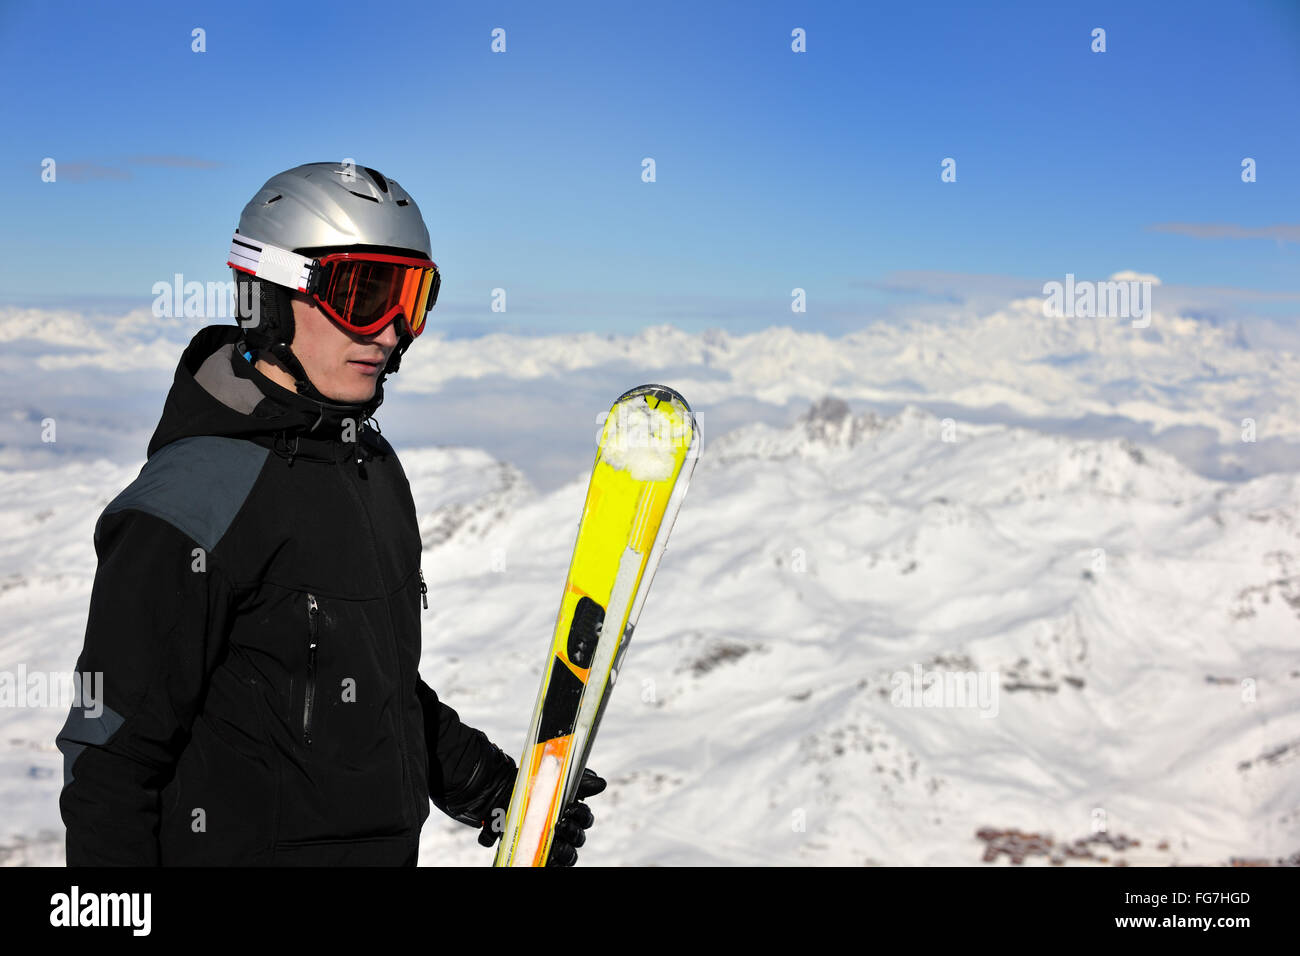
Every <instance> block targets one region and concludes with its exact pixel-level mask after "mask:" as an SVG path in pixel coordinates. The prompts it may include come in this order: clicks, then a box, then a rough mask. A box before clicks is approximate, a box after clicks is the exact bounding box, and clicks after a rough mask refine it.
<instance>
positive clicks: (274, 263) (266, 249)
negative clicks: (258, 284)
mask: <svg viewBox="0 0 1300 956" xmlns="http://www.w3.org/2000/svg"><path fill="white" fill-rule="evenodd" d="M315 264H316V260H315V259H308V258H307V257H306V256H300V255H298V254H297V253H296V252H290V251H289V250H288V249H281V248H280V247H279V246H272V245H270V244H268V243H265V242H258V241H257V240H256V239H249V238H248V237H247V236H241V235H239V234H238V233H236V234H235V236H234V238H232V239H231V240H230V259H229V260H228V261H227V262H226V265H228V266H234V267H235V268H236V269H239V270H241V271H243V272H249V273H252V274H253V275H255V276H257V277H258V278H259V279H265V280H266V281H267V282H274V283H275V284H276V285H285V286H288V287H289V288H291V289H297V290H298V291H299V292H306V291H307V286H308V283H309V281H310V280H311V270H312V266H314V265H315Z"/></svg>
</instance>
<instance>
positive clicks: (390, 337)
mask: <svg viewBox="0 0 1300 956" xmlns="http://www.w3.org/2000/svg"><path fill="white" fill-rule="evenodd" d="M405 321H406V320H405V319H403V318H402V315H401V313H400V312H399V313H398V314H397V316H396V317H395V318H394V319H393V321H391V322H389V323H388V324H387V325H385V326H384V327H383V328H382V329H380V330H379V331H378V332H376V333H375V336H374V341H375V343H376V344H378V345H385V346H388V347H389V348H394V349H395V348H397V342H398V336H397V326H398V323H399V322H405Z"/></svg>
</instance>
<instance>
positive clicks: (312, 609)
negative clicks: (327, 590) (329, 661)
mask: <svg viewBox="0 0 1300 956" xmlns="http://www.w3.org/2000/svg"><path fill="white" fill-rule="evenodd" d="M319 616H320V606H319V605H318V604H317V603H316V595H314V594H308V595H307V624H308V627H309V628H310V631H311V643H310V644H309V645H307V695H306V697H305V698H304V699H303V703H302V742H303V743H304V744H306V745H307V746H309V747H310V746H311V712H312V705H313V704H315V702H316V635H317V621H316V619H317V618H318V617H319Z"/></svg>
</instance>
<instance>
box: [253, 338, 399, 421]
mask: <svg viewBox="0 0 1300 956" xmlns="http://www.w3.org/2000/svg"><path fill="white" fill-rule="evenodd" d="M267 351H268V352H270V353H271V354H272V355H274V356H275V357H276V359H278V360H279V362H280V364H281V365H283V366H284V367H285V368H286V369H288V371H289V374H291V375H292V376H293V379H294V389H295V390H296V391H297V392H298V394H299V395H301V396H302V397H303V398H306V399H308V400H309V401H311V402H313V403H314V404H315V405H317V406H318V407H319V408H320V415H319V416H318V417H317V419H316V422H315V424H314V425H312V427H311V431H315V430H316V427H317V426H318V425H320V423H321V421H322V420H323V419H324V418H325V411H326V409H330V410H333V411H340V412H354V413H356V414H357V416H358V419H359V420H360V421H364V420H365V419H366V418H368V417H369V416H370V414H371V413H372V412H373V411H374V407H373V405H374V403H375V398H377V397H378V394H379V386H380V384H382V378H381V381H380V383H377V384H376V386H375V393H376V394H375V395H374V396H372V397H371V398H370V399H369V400H368V401H365V402H338V401H335V400H333V399H331V398H329V397H327V396H325V395H323V394H321V392H320V390H319V389H318V388H316V386H315V385H314V384H313V383H312V380H311V379H310V378H308V377H307V371H306V369H304V368H303V367H302V363H301V362H300V361H298V356H296V355H294V354H293V349H291V348H290V347H289V344H288V343H287V342H284V341H278V342H274V343H272V344H271V345H270V346H269V347H268V348H267Z"/></svg>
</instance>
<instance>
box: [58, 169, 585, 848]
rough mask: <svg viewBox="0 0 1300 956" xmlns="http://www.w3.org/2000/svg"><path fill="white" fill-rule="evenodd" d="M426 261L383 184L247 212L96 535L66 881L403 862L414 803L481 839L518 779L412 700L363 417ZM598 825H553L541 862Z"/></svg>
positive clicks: (409, 570)
mask: <svg viewBox="0 0 1300 956" xmlns="http://www.w3.org/2000/svg"><path fill="white" fill-rule="evenodd" d="M430 255H431V246H430V243H429V234H428V231H427V230H426V228H425V225H424V222H423V220H422V218H421V215H420V211H419V209H418V207H417V206H416V205H415V202H414V200H412V199H411V197H410V196H409V195H408V194H407V193H406V191H405V190H404V189H402V187H401V186H399V185H398V184H397V183H396V182H394V181H393V180H391V179H388V178H387V177H385V176H383V175H381V174H380V173H378V172H376V171H375V170H373V169H368V168H354V167H352V166H350V165H341V166H340V165H334V164H330V163H311V164H308V165H304V166H298V167H296V168H294V169H290V170H288V171H286V172H283V173H280V174H279V175H277V176H274V177H272V178H271V179H270V180H269V181H268V182H267V183H266V185H265V186H263V187H262V189H261V190H260V191H259V192H258V193H257V195H255V196H254V197H253V199H252V201H250V202H249V203H248V205H247V206H246V207H245V208H244V210H243V214H242V215H241V216H240V219H239V227H238V229H237V230H236V233H235V236H234V239H233V240H232V245H231V258H230V262H229V264H230V265H231V266H232V267H233V269H234V274H235V280H236V290H237V295H236V301H237V303H238V308H237V317H238V322H237V323H236V325H234V326H229V325H226V326H222V325H212V326H208V327H207V328H204V329H202V330H201V331H199V332H198V333H197V334H196V335H195V336H194V338H193V340H192V341H191V342H190V344H189V346H188V347H187V348H186V349H185V351H184V354H183V355H182V357H181V360H180V363H179V365H178V367H177V369H176V376H175V382H174V384H173V385H172V388H171V391H170V393H169V394H168V396H167V401H166V404H165V406H164V409H163V413H162V417H161V420H160V421H159V423H158V426H157V429H156V430H155V432H154V434H153V438H152V439H151V441H150V442H149V447H148V455H147V458H148V460H147V462H146V464H145V465H144V467H143V468H142V469H141V471H140V475H139V477H137V478H136V480H135V481H133V482H132V483H131V484H130V485H129V486H128V487H127V488H126V489H125V490H124V491H123V492H122V493H121V494H119V495H118V496H117V497H116V498H115V499H114V500H113V501H112V502H111V503H110V504H109V505H108V506H107V507H106V508H105V509H104V512H103V514H102V515H101V516H100V518H99V520H98V522H97V524H96V526H95V548H96V553H97V555H98V558H99V564H98V570H97V572H96V575H95V582H94V587H93V591H92V594H91V600H90V611H89V617H88V621H87V627H86V637H85V645H84V648H83V650H82V652H81V656H80V658H79V659H78V662H77V672H78V673H79V674H86V673H100V674H102V681H103V684H102V688H103V690H102V694H101V695H100V700H99V701H97V702H95V703H96V706H95V707H94V708H93V709H92V708H91V707H90V706H89V704H90V702H89V701H87V700H78V702H77V704H76V705H74V707H73V708H72V711H71V713H70V714H69V716H68V719H67V722H66V724H65V725H64V727H63V729H62V731H61V732H60V733H59V735H58V740H57V743H58V746H59V749H60V750H61V751H62V752H63V754H64V758H65V762H64V763H65V771H64V787H63V791H62V793H61V795H60V799H59V805H60V810H61V813H62V816H63V820H64V823H65V824H66V826H67V861H68V863H69V865H84V864H90V865H113V864H124V865H228V864H239V865H248V864H253V865H259V864H267V865H336V864H357V865H414V864H415V862H416V858H417V855H418V843H419V834H420V828H421V825H422V824H423V823H424V820H425V819H426V818H427V817H428V815H429V801H430V800H432V801H433V803H434V804H435V805H436V806H437V807H438V808H439V809H440V810H441V811H442V812H444V813H446V814H447V815H448V816H450V817H452V818H453V819H455V820H458V821H460V822H461V823H465V824H469V825H472V826H475V827H479V828H480V833H479V842H480V843H482V844H483V845H484V846H491V845H492V844H493V842H494V841H495V840H496V839H497V838H498V837H499V835H500V830H501V825H502V821H503V819H504V816H505V811H506V808H507V806H508V804H509V800H510V794H511V790H512V788H513V785H514V780H515V776H516V767H515V761H514V760H513V759H512V758H511V757H509V756H507V755H506V754H504V753H503V752H502V751H501V749H500V748H499V747H497V746H496V745H494V744H493V743H492V742H491V741H489V740H488V738H487V736H486V735H485V734H484V733H483V732H482V731H479V730H476V729H474V728H472V727H470V726H468V725H467V724H465V723H462V722H461V720H460V718H459V717H458V715H457V713H456V711H454V710H453V709H452V708H451V707H449V706H447V704H445V703H443V702H442V701H440V700H439V699H438V695H437V694H436V693H435V692H434V690H433V689H432V688H431V687H429V686H428V685H427V684H426V683H425V682H424V681H423V680H422V679H421V678H420V675H419V671H418V666H419V663H420V612H421V609H422V607H427V606H428V598H427V589H426V587H425V583H424V575H423V573H422V571H421V569H420V553H421V542H420V533H419V528H418V525H417V522H416V512H415V505H414V502H413V500H412V497H411V490H410V485H409V483H408V482H407V479H406V476H405V474H404V473H403V471H402V466H401V464H400V463H399V462H398V459H397V455H396V453H395V452H394V451H393V448H392V446H391V445H390V444H389V443H388V442H387V441H386V440H385V439H384V438H383V437H382V436H381V435H380V433H379V429H378V426H377V425H376V424H375V423H374V419H373V417H372V416H373V415H374V413H375V410H376V409H377V408H378V407H379V405H380V403H381V402H382V401H383V382H384V379H385V378H386V376H388V375H390V374H392V373H394V372H396V371H397V370H398V366H399V364H400V362H401V359H402V356H403V354H404V353H405V352H406V349H407V348H408V347H409V346H410V345H411V342H412V341H414V339H415V337H416V336H418V335H419V334H420V332H421V331H422V329H423V327H424V323H425V319H426V317H427V313H428V310H429V309H431V308H432V307H433V304H434V302H435V301H436V300H437V296H438V288H439V284H440V276H439V273H438V268H437V266H436V265H435V264H434V263H433V261H432V260H431V258H430ZM604 788H605V781H604V780H602V779H601V778H600V777H598V776H596V775H595V774H593V773H591V772H590V771H588V773H587V774H586V775H585V777H584V779H583V781H582V784H581V786H580V788H579V790H578V797H579V798H583V797H587V796H591V795H594V794H596V793H599V792H600V791H601V790H603V789H604ZM591 824H592V815H591V811H590V810H589V809H588V808H587V806H586V805H585V804H584V803H582V802H580V799H579V800H575V802H573V803H572V804H570V805H569V806H568V807H567V808H566V811H565V815H564V817H563V818H562V822H561V824H560V825H559V826H557V828H556V836H555V841H554V844H553V848H552V852H551V854H550V856H549V858H548V865H561V866H571V865H573V863H574V862H575V860H576V858H577V852H576V848H577V847H580V846H582V845H583V842H584V839H585V832H584V831H585V830H586V828H587V827H589V826H591Z"/></svg>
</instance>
